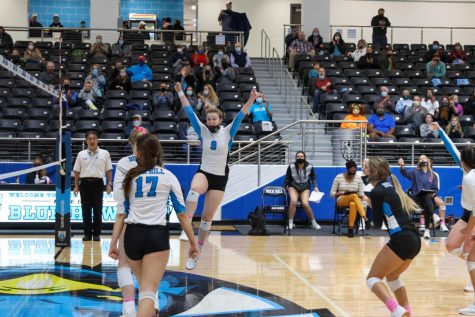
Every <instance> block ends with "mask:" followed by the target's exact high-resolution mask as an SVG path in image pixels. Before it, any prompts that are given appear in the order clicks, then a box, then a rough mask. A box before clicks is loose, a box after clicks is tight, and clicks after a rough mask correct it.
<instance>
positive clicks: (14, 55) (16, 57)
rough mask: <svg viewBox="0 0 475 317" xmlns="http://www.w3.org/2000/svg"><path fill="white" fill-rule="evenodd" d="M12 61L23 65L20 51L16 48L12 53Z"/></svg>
mask: <svg viewBox="0 0 475 317" xmlns="http://www.w3.org/2000/svg"><path fill="white" fill-rule="evenodd" d="M10 62H12V63H13V64H15V65H17V66H20V67H22V66H23V60H22V58H21V56H20V51H19V50H18V49H16V48H14V49H13V50H12V52H11V54H10Z"/></svg>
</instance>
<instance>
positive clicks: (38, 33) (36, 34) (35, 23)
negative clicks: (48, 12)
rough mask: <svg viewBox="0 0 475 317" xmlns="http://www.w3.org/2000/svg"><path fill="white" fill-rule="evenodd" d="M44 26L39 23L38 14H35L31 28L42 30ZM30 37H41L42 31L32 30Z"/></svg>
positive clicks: (31, 21) (31, 19) (32, 16)
mask: <svg viewBox="0 0 475 317" xmlns="http://www.w3.org/2000/svg"><path fill="white" fill-rule="evenodd" d="M42 27H43V24H41V23H40V22H38V13H33V14H32V15H31V18H30V28H42ZM29 36H30V37H41V30H30V31H29Z"/></svg>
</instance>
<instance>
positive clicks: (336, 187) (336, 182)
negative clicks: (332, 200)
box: [330, 175, 338, 197]
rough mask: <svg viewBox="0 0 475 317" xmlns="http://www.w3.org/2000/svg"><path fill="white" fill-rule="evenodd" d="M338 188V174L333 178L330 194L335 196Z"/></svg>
mask: <svg viewBox="0 0 475 317" xmlns="http://www.w3.org/2000/svg"><path fill="white" fill-rule="evenodd" d="M337 190H338V175H337V176H336V177H335V179H334V180H333V184H332V188H331V189H330V196H331V197H335V195H336V192H337Z"/></svg>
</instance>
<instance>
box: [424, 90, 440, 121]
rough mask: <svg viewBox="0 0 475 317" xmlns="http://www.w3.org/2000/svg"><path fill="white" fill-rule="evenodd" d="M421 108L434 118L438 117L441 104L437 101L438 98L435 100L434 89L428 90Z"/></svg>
mask: <svg viewBox="0 0 475 317" xmlns="http://www.w3.org/2000/svg"><path fill="white" fill-rule="evenodd" d="M421 106H422V107H424V108H425V109H426V111H427V112H428V113H430V114H431V115H432V116H437V115H438V114H439V102H438V101H437V98H435V95H434V91H433V90H432V89H427V91H426V96H425V98H423V99H422V100H421Z"/></svg>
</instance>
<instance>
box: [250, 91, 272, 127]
mask: <svg viewBox="0 0 475 317" xmlns="http://www.w3.org/2000/svg"><path fill="white" fill-rule="evenodd" d="M249 115H251V117H252V123H258V122H262V121H272V106H271V105H270V104H269V103H268V102H267V100H265V96H264V94H263V93H262V92H259V93H258V94H257V98H256V100H255V101H254V103H253V104H252V106H251V109H249Z"/></svg>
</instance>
